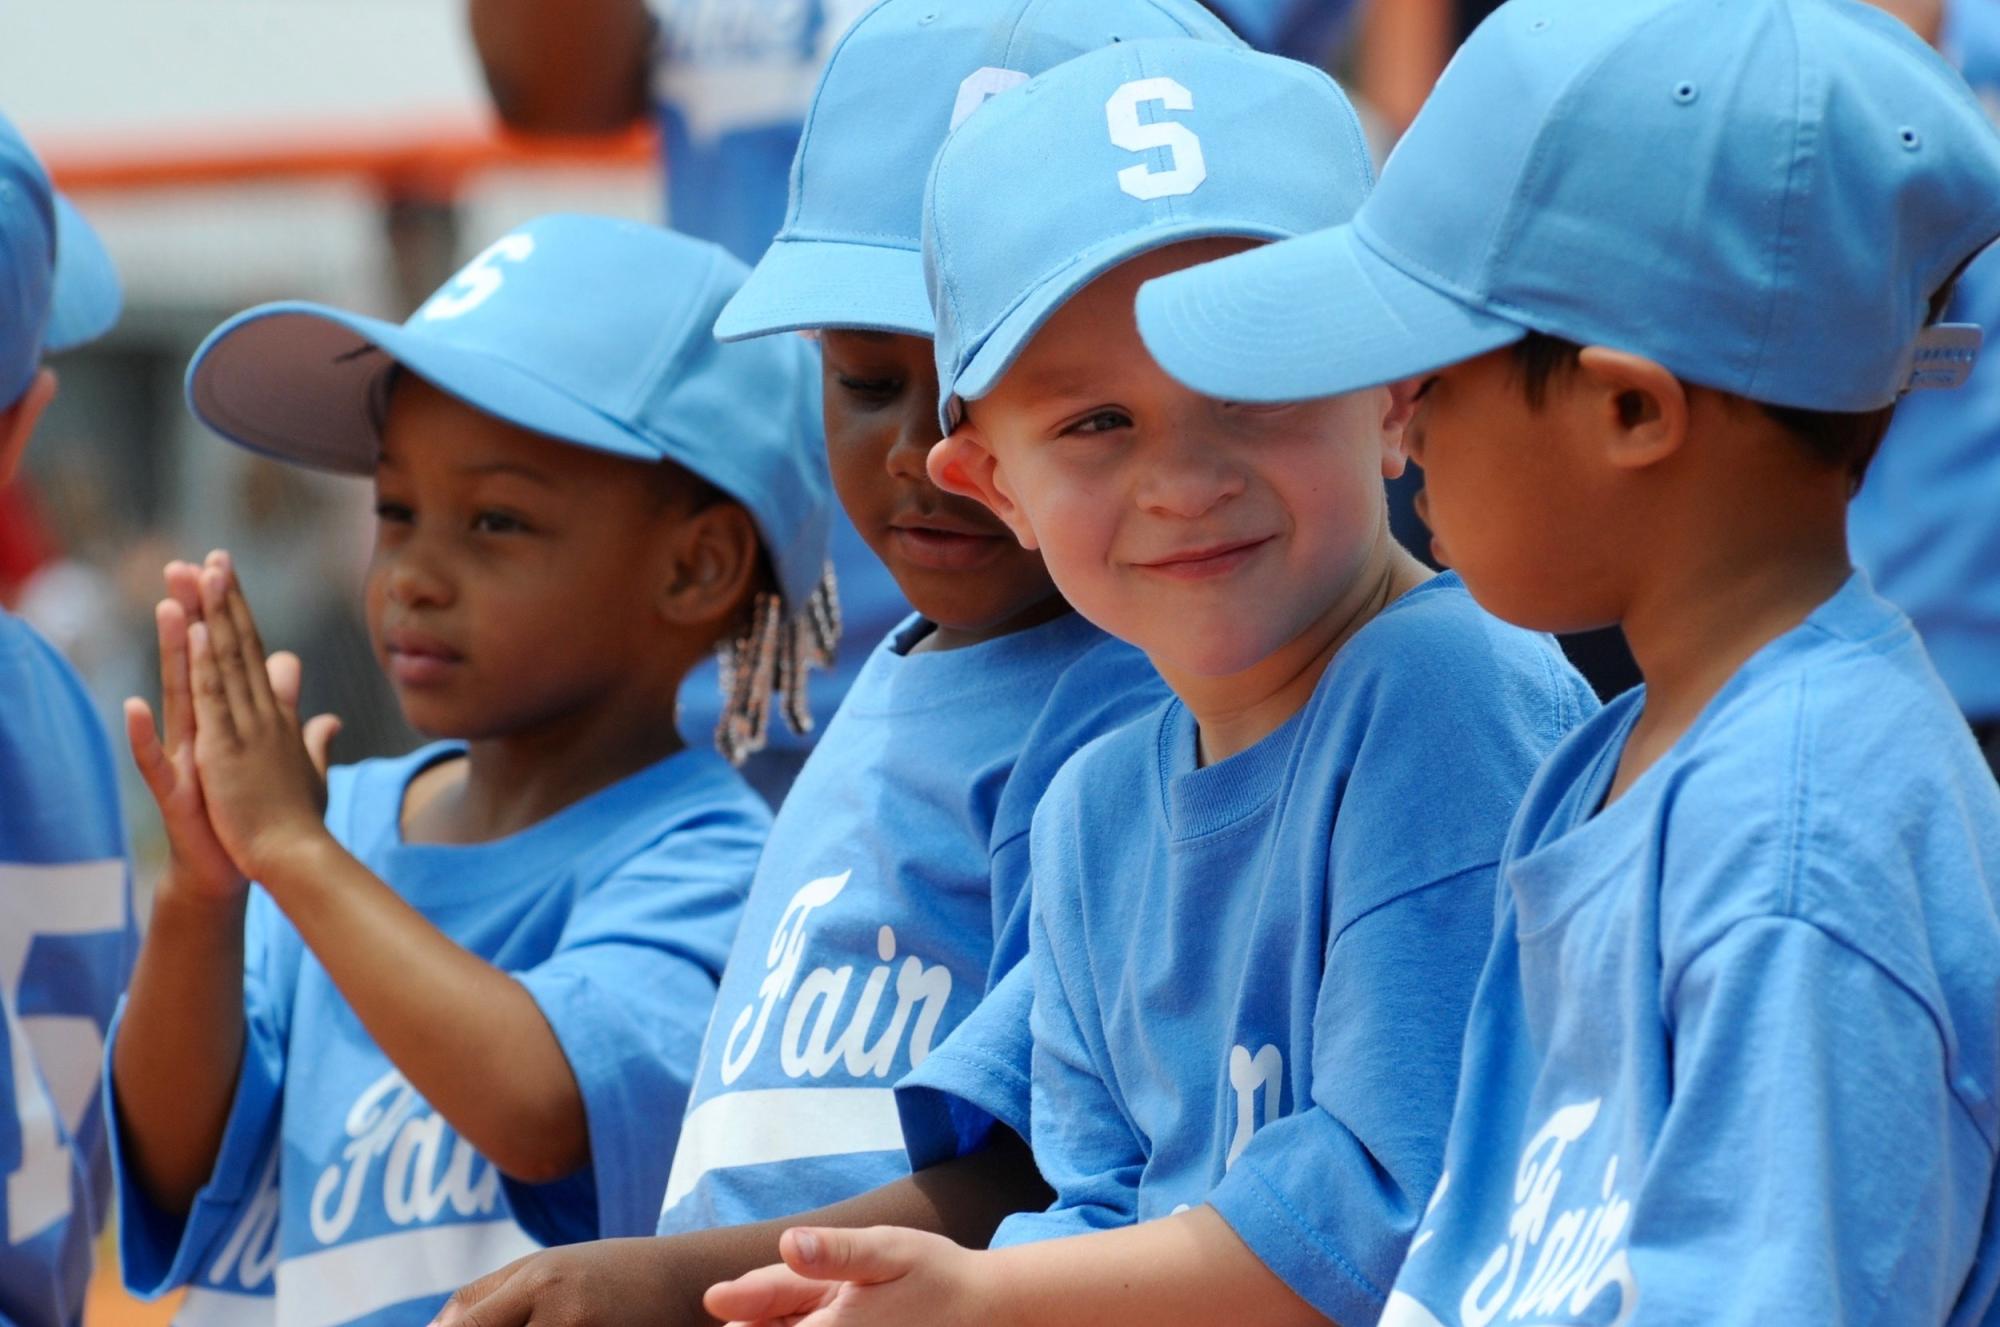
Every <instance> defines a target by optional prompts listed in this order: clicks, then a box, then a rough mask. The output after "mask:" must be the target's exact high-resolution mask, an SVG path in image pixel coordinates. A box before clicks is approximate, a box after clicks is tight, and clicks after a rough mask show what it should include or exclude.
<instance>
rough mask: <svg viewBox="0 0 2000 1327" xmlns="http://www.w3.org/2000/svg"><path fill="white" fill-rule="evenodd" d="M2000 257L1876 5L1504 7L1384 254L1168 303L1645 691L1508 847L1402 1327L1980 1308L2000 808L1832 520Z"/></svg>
mask: <svg viewBox="0 0 2000 1327" xmlns="http://www.w3.org/2000/svg"><path fill="white" fill-rule="evenodd" d="M1441 183H1443V184H1448V186H1449V187H1444V188H1441V187H1440V185H1441ZM1995 235H2000V138H1996V137H1995V135H1994V133H1993V131H1992V128H1991V127H1990V126H1989V125H1988V123H1987V122H1986V118H1985V116H1984V115H1983V113H1982V112H1981V110H1980V108H1979V106H1978V105H1977V104H1976V102H1975V101H1974V100H1973V98H1972V97H1971V96H1970V95H1969V93H1968V90H1967V89H1966V87H1965V85H1964V84H1963V83H1962V82H1961V81H1960V80H1959V79H1958V78H1957V76H1956V75H1955V74H1953V73H1952V72H1951V71H1950V69H1949V68H1948V67H1946V66H1945V64H1944V63H1943V62H1942V61H1940V60H1939V59H1938V58H1937V56H1936V55H1935V54H1934V53H1933V52H1932V51H1930V50H1929V49H1928V48H1927V47H1926V46H1924V45H1923V43H1921V42H1920V41H1918V40H1916V39H1915V38H1914V37H1913V36H1912V35H1911V34H1910V33H1909V32H1908V31H1907V30H1906V29H1904V28H1903V27H1902V26H1901V25H1900V24H1899V23H1897V22H1896V21H1895V20H1893V19H1890V18H1888V17H1886V16H1884V15H1882V14H1880V13H1878V12H1877V11H1875V10H1873V9H1870V8H1866V7H1864V6H1861V5H1858V4H1851V3H1827V2H1826V0H1728V2H1727V3H1719V2H1716V0H1648V2H1647V3H1631V4H1623V5H1603V4H1598V3H1594V2H1593V0H1517V2H1516V3H1513V4H1510V5H1507V6H1505V7H1504V8H1502V9H1501V10H1499V11H1498V12H1497V13H1496V14H1495V15H1494V17H1493V18H1492V19H1491V20H1489V22H1488V23H1487V24H1486V25H1485V26H1484V27H1482V28H1481V29H1480V30H1479V32H1478V34H1477V35H1475V36H1474V37H1473V38H1472V40H1471V41H1470V42H1469V43H1468V45H1467V46H1466V48H1465V49H1464V51H1462V52H1461V53H1460V55H1459V58H1458V61H1457V63H1455V64H1454V65H1453V66H1452V69H1451V71H1450V72H1449V73H1448V74H1447V75H1446V76H1445V77H1444V79H1443V80H1442V81H1441V82H1440V84H1439V85H1438V87H1437V90H1436V92H1435V93H1434V95H1433V97H1432V99H1431V101H1430V103H1429V105H1428V106H1427V107H1426V109H1425V110H1424V112H1423V114H1422V116H1421V117H1420V118H1419V119H1418V121H1417V124H1416V126H1415V127H1414V128H1413V129H1412V130H1411V131H1410V134H1409V136H1408V137H1407V138H1406V139H1405V140H1404V141H1403V145H1402V147H1401V148H1400V149H1399V151H1398V154H1397V156H1396V159H1395V161H1394V163H1393V164H1392V165H1391V166H1390V168H1389V169H1388V171H1387V172H1386V174H1385V176H1384V179H1383V181H1382V185H1381V188H1380V189H1379V190H1378V191H1377V193H1376V194H1375V196H1374V198H1373V199H1371V200H1370V202H1369V203H1368V205H1367V206H1366V207H1364V208H1363V209H1362V211H1361V213H1360V215H1359V216H1357V217H1356V218H1355V221H1354V223H1353V224H1352V225H1351V226H1348V227H1345V228H1342V229H1338V230H1334V231H1331V232H1329V233H1327V234H1324V235H1319V236H1313V237H1311V238H1309V239H1306V240H1302V241H1299V242H1298V243H1296V244H1295V245H1291V246H1285V247H1281V248H1273V249H1270V250H1267V251H1265V252H1262V253H1258V254H1254V255H1248V256H1245V257H1241V258H1235V259H1231V260H1230V261H1229V262H1227V263H1219V264H1217V265H1215V266H1214V267H1212V268H1210V269H1207V270H1203V271H1198V272H1190V273H1184V274H1180V275H1178V276H1176V277H1175V278H1173V279H1172V280H1170V281H1162V282H1160V283H1159V284H1158V285H1156V286H1154V287H1151V288H1148V289H1147V290H1145V291H1144V292H1143V293H1142V294H1141V296H1140V299H1139V312H1140V318H1141V323H1142V326H1143V327H1144V329H1145V333H1146V337H1147V342H1148V344H1149V345H1150V346H1151V347H1152V348H1153V350H1154V351H1155V353H1156V354H1158V355H1159V356H1160V357H1161V359H1162V361H1163V362H1164V363H1165V364H1166V365H1167V366H1168V367H1169V368H1170V369H1171V370H1172V371H1173V372H1175V373H1176V374H1177V375H1179V376H1181V377H1183V378H1184V379H1185V380H1187V381H1189V382H1191V383H1200V384H1202V385H1203V386H1205V387H1206V388H1207V389H1209V390H1219V391H1234V392H1236V393H1238V394H1240V395H1244V396H1247V397H1251V398H1253V399H1260V400H1279V399H1286V398H1289V397H1292V396H1302V395H1307V394H1311V393H1319V392H1340V391H1349V390H1353V389H1355V388H1357V387H1359V386H1363V385H1365V384H1368V383H1372V382H1380V381H1384V380H1389V379H1405V378H1412V377H1414V378H1415V380H1416V381H1417V383H1418V384H1419V385H1420V390H1421V392H1422V395H1423V399H1422V402H1421V404H1420V407H1419V410H1418V413H1417V416H1416V419H1415V420H1414V422H1413V423H1412V425H1411V439H1412V450H1413V454H1414V455H1415V456H1417V457H1418V458H1419V459H1420V460H1421V461H1422V462H1423V464H1424V469H1425V474H1426V478H1427V481H1428V483H1429V492H1428V510H1429V517H1428V519H1429V520H1430V521H1431V523H1432V528H1433V529H1434V531H1435V532H1436V535H1437V539H1438V543H1439V545H1440V548H1441V550H1442V552H1443V553H1444V554H1445V555H1446V556H1447V557H1448V558H1449V559H1450V560H1451V561H1452V562H1453V564H1454V565H1456V566H1458V567H1459V568H1460V569H1461V571H1462V573H1463V574H1464V576H1465V579H1466V583H1467V584H1468V585H1469V586H1471V587H1472V589H1473V592H1474V593H1475V594H1476V595H1478V596H1479V598H1480V599H1481V601H1482V602H1484V603H1486V604H1487V605H1488V606H1489V607H1491V608H1492V609H1493V610H1494V611H1495V612H1497V613H1499V614H1500V615H1501V616H1503V617H1506V618H1509V619H1511V620H1513V621H1516V622H1520V623H1523V624H1526V625H1531V626H1538V627H1547V628H1557V629H1571V628H1576V627H1584V626H1596V625H1599V624H1602V623H1607V622H1618V623H1621V624H1622V625H1623V627H1624V629H1625V632H1626V634H1627V636H1628V637H1629V639H1630V640H1631V643H1632V647H1633V651H1634V654H1635V655H1636V657H1637V658H1638V660H1639V662H1640V665H1641V666H1642V668H1643V670H1644V672H1645V675H1646V686H1645V687H1644V688H1643V689H1641V690H1638V691H1635V692H1633V693H1631V694H1629V695H1627V696H1626V697H1623V698H1621V699H1620V700H1619V701H1617V702H1615V703H1614V704H1612V705H1611V706H1610V707H1609V708H1607V709H1606V710H1605V711H1604V712H1603V713H1602V714H1601V715H1600V716H1599V717H1598V718H1597V719H1596V720H1594V721H1593V722H1591V723H1590V724H1588V725H1586V726H1585V727H1584V728H1583V729H1581V730H1579V731H1578V732H1577V733H1576V735H1575V736H1574V737H1573V738H1572V739H1571V740H1570V741H1568V742H1567V743H1565V744H1564V745H1563V746H1562V747H1561V748H1560V749H1559V750H1558V751H1557V752H1556V754H1555V755H1554V756H1553V757H1552V758H1551V759H1550V761H1549V763H1548V764H1547V765H1546V766H1545V767H1544V769H1543V771H1542V772H1541V774H1540V775H1539V776H1538V777H1537V780H1536V782H1535V785H1534V787H1533V789H1532V790H1531V791H1530V793H1529V796H1528V798H1527V800H1526V802H1525V804H1524V805H1523V807H1522V810H1521V814H1520V816H1519V818H1518V819H1517V821H1516V822H1515V826H1514V829H1513V832H1512V837H1511V839H1510V844H1509V849H1508V854H1507V860H1506V862H1505V864H1504V867H1503V872H1502V875H1503V881H1504V888H1503V890H1502V892H1501V895H1500V908H1499V917H1498V921H1497V933H1496V936H1495V943H1494V950H1493V954H1492V957H1491V959H1490V960H1489V963H1488V966H1487V970H1486V973H1485V975H1484V977H1483V978H1482V980H1481V984H1480V988H1479V993H1478V997H1477V1000H1476V1001H1475V1004H1474V1007H1473V1012H1472V1017H1471V1024H1470V1031H1469V1033H1468V1035H1467V1040H1466V1047H1465V1061H1464V1070H1463V1090H1462V1094H1461V1097H1460V1100H1459V1103H1458V1107H1457V1111H1456V1115H1455V1117H1454V1120H1453V1124H1452V1137H1451V1143H1450V1147H1449V1151H1448V1153H1447V1157H1446V1172H1445V1175H1444V1177H1443V1178H1442V1179H1440V1181H1439V1183H1438V1186H1437V1190H1436V1192H1435V1194H1433V1195H1432V1197H1431V1200H1430V1213H1429V1215H1428V1217H1427V1218H1426V1221H1425V1225H1424V1229H1423V1231H1422V1233H1420V1234H1419V1236H1418V1237H1417V1240H1416V1241H1415V1243H1414V1244H1413V1245H1412V1252H1411V1254H1410V1257H1409V1260H1408V1263H1407V1264H1406V1266H1405V1267H1404V1269H1403V1271H1402V1273H1401V1275H1400V1277H1399V1279H1398V1282H1397V1290H1396V1294H1395V1296H1394V1298H1393V1300H1392V1302H1391V1305H1390V1308H1389V1310H1388V1313H1387V1314H1386V1316H1385V1318H1384V1321H1386V1322H1393V1323H1396V1324H1398V1325H1399V1327H1435V1324H1439V1323H1453V1324H1467V1325H1478V1324H1486V1323H1489V1322H1496V1321H1503V1320H1504V1321H1523V1320H1526V1321H1534V1322H1546V1323H1600V1324H1601V1323H1640V1322H1675V1323H1679V1322H1701V1323H1738V1322H1741V1323H1751V1322H1755V1323H1767V1322H1813V1323H1832V1322H1897V1323H1931V1324H1937V1323H1949V1324H1954V1325H1955V1327H1956V1325H1959V1324H1968V1325H1969V1324H1975V1323H1986V1322H1991V1321H1993V1320H1994V1319H1993V1315H1994V1313H1995V1311H1996V1307H1995V1306H1996V1297H1995V1287H1996V1284H2000V1220H1996V1217H2000V1211H1996V1206H1995V1204H1996V1201H2000V1199H1996V1190H1995V1185H1994V1176H1995V1172H1994V1151H1995V1144H1996V1140H2000V1113H1996V1106H1995V1103H1996V1102H2000V912H1996V900H1995V891H1996V884H2000V792H1996V790H1995V788H1994V784H1993V780H1992V778H1991V776H1990V774H1989V773H1988V771H1987V770H1986V768H1985V766H1984V764H1983V763H1982V762H1981V760H1980V757H1979V754H1978V752H1977V750H1976V749H1975V748H1974V746H1973V743H1972V741H1971V738H1970V736H1969V735H1968V733H1967V730H1966V727H1965V724H1964V722H1963V720H1962V719H1961V718H1960V717H1959V715H1958V713H1957V711H1956V709H1955V708H1954V706H1953V704H1952V701H1951V697H1950V695H1949V694H1948V693H1947V692H1946V691H1945V689H1944V687H1943V685H1942V684H1941V682H1940V681H1939V679H1938V677H1937V675H1936V673H1935V672H1933V670H1932V668H1931V666H1930V663H1929V661H1928V660H1927V659H1926V657H1925V654H1924V651H1923V648H1922V646H1921V645H1920V644H1919V643H1918V640H1917V637H1916V635H1915V633H1914V632H1913V631H1912V629H1911V627H1910V624H1909V621H1908V620H1907V619H1906V618H1905V617H1904V616H1903V615H1902V614H1901V613H1899V612H1898V611H1896V610H1895V609H1893V608H1892V607H1890V606H1889V605H1888V604H1887V603H1885V602H1884V601H1882V600H1881V599H1879V598H1877V597H1876V595H1875V594H1874V592H1873V591H1872V589H1871V588H1870V586H1869V584H1868V582H1867V580H1866V578H1865V577H1863V576H1862V575H1860V574H1859V573H1856V572H1854V571H1852V570H1851V568H1850V566H1849V563H1848V556H1847V546H1846V542H1845V528H1846V517H1847V506H1848V500H1849V498H1850V497H1851V496H1852V494H1853V491H1854V488H1855V486H1856V484H1857V483H1858V482H1859V479H1860V476H1861V474H1862V472H1863V469H1864V468H1865V466H1866V464H1867V461H1868V459H1869V455H1870V453H1871V452H1872V450H1873V448H1874V447H1875V445H1876V443H1877V442H1878V441H1879V440H1880V439H1881V437H1882V433H1883V430H1884V429H1885V428H1886V427H1887V426H1888V423H1889V419H1890V415H1891V412H1892V411H1893V409H1894V407H1895V403H1896V401H1897V399H1898V398H1899V397H1900V396H1901V394H1902V393H1904V392H1905V391H1908V390H1911V389H1913V388H1919V387H1942V386H1950V385H1952V384H1954V383H1956V382H1957V381H1959V380H1961V379H1962V378H1963V376H1964V374H1965V372H1966V371H1967V370H1968V368H1969V367H1970V364H1971V361H1972V358H1973V355H1974V353H1975V349H1976V346H1977V344H1978V335H1979V334H1978V331H1977V329H1976V328H1965V327H1958V326H1950V325H1938V324H1937V323H1936V322H1935V319H1936V318H1937V316H1938V313H1939V311H1940V310H1941V309H1942V308H1943V307H1944V304H1945V302H1946V299H1947V297H1948V295H1949V293H1950V291H1949V288H1950V285H1951V283H1952V281H1953V279H1954V277H1955V276H1956V274H1957V273H1958V272H1959V271H1960V270H1961V269H1962V268H1964V266H1965V265H1966V263H1967V262H1968V261H1969V260H1970V259H1971V258H1972V257H1973V256H1974V255H1975V254H1977V253H1978V252H1979V251H1980V250H1981V249H1982V248H1983V247H1984V246H1986V245H1987V244H1988V242H1989V241H1991V240H1992V239H1993V238H1994V237H1995ZM1386 310H1393V311H1394V313H1395V315H1396V316H1395V318H1393V319H1391V318H1389V317H1388V316H1387V314H1386ZM1907 441H1908V442H1909V443H1911V444H1915V445H1921V442H1922V440H1921V439H1908V440H1907Z"/></svg>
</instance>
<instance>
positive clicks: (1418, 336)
mask: <svg viewBox="0 0 2000 1327" xmlns="http://www.w3.org/2000/svg"><path fill="white" fill-rule="evenodd" d="M1527 332H1528V329H1527V328H1525V327H1523V326H1521V325H1520V324H1518V323H1513V322H1509V321H1507V320H1505V319H1502V318H1497V317H1495V316H1493V315H1492V314H1489V313H1485V312H1482V311H1480V310H1478V309H1474V308H1472V307H1471V306H1470V305H1467V304H1465V303H1462V302H1461V301H1459V300H1457V299H1454V298H1453V297H1451V296H1449V295H1445V294H1441V293H1440V292H1438V291H1437V290H1435V289H1433V288H1432V287H1430V286H1428V285H1425V284H1424V283H1422V282H1420V281H1417V280H1415V279H1414V278H1412V277H1409V276H1406V275H1404V273H1403V272H1402V271H1401V270H1399V269H1398V268H1396V267H1395V266H1393V265H1392V264H1390V263H1389V262H1387V261H1386V260H1384V259H1383V258H1381V257H1380V256H1379V255H1377V254H1376V253H1375V252H1374V250H1372V249H1370V248H1369V247H1368V245H1367V243H1366V242H1365V241H1363V240H1362V239H1361V237H1360V236H1359V235H1358V234H1357V233H1356V232H1355V229H1354V227H1353V226H1351V225H1347V226H1339V227H1336V228H1334V229H1332V230H1324V231H1318V232H1316V233H1314V234H1311V235H1303V236H1300V237H1299V238H1298V239H1294V240H1287V241H1285V242H1284V243H1282V244H1273V245H1268V246H1266V247H1264V248H1262V249H1253V250H1251V251H1249V252H1247V253H1240V254H1232V255H1231V256H1229V257H1227V258H1222V259H1218V260H1217V261H1215V262H1212V263H1205V264H1203V265H1202V266H1200V267H1191V268H1189V269H1187V270H1186V271H1183V272H1174V273H1170V274H1169V275H1167V276H1163V277H1160V278H1158V279H1156V280H1153V281H1148V282H1147V283H1146V284H1145V285H1144V286H1141V287H1140V288H1139V334H1140V336H1141V337H1142V338H1143V339H1144V341H1145V343H1146V348H1147V349H1148V350H1150V351H1152V353H1153V358H1154V359H1156V360H1157V361H1159V364H1160V367H1161V368H1163V369H1165V370H1166V371H1167V372H1168V373H1170V374H1172V375H1173V376H1174V377H1176V378H1178V379H1180V381H1181V382H1183V383H1185V384H1187V385H1188V386H1189V387H1192V388H1193V389H1194V390H1195V391H1198V392H1201V393H1203V394H1204V395H1207V396H1215V397H1221V398H1223V399H1225V400H1231V401H1254V402H1279V401H1303V400H1308V399H1310V398H1313V397H1320V396H1338V395H1340V394H1341V393H1343V392H1352V391H1359V390H1360V389H1362V388H1364V387H1377V386H1380V385H1382V384H1383V383H1389V382H1396V381H1399V380H1401V379H1404V378H1409V377H1414V376H1416V375H1417V374H1420V373H1428V372H1430V371H1432V370H1434V369H1438V368H1442V367H1444V366H1445V365H1448V364H1456V363H1459V362H1460V361H1462V360H1467V359H1471V358H1473V357H1474V356H1476V355H1483V354H1485V353H1486V352H1487V351H1489V350H1497V349H1499V348H1500V347H1501V346H1506V345H1512V344H1513V343H1514V342H1516V341H1518V340H1520V339H1521V338H1522V337H1523V336H1525V335H1527Z"/></svg>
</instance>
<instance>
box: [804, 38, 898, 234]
mask: <svg viewBox="0 0 2000 1327" xmlns="http://www.w3.org/2000/svg"><path fill="white" fill-rule="evenodd" d="M895 2H896V0H876V3H875V4H873V5H871V6H869V7H868V8H867V9H866V10H864V11H863V12H862V14H861V16H860V17H859V18H857V19H855V20H854V21H853V22H852V23H850V24H848V25H847V31H846V32H843V33H842V34H840V40H839V41H837V42H835V43H834V45H833V50H832V51H831V52H829V53H828V55H827V57H826V64H825V66H824V67H823V68H822V69H821V70H820V71H819V80H818V81H817V82H815V83H814V84H813V94H812V100H811V101H809V102H807V103H806V117H805V122H804V123H803V124H802V125H801V126H800V128H799V147H798V151H797V152H796V153H795V154H794V155H793V157H792V167H791V169H790V170H789V171H788V172H786V174H787V176H788V179H787V183H788V185H789V186H790V188H791V197H790V198H789V199H787V200H786V204H785V228H786V229H790V227H791V225H792V223H793V222H795V221H796V220H797V219H798V210H799V206H800V204H801V202H802V201H803V200H804V198H805V196H806V157H807V155H808V154H807V152H806V148H807V146H808V145H809V144H810V143H811V142H812V140H813V137H814V131H815V130H816V129H817V128H818V126H819V111H820V93H821V92H823V91H825V90H826V84H827V80H828V79H830V78H832V77H833V71H834V70H835V69H837V68H839V67H840V57H841V54H842V52H844V51H845V50H846V49H847V44H848V43H849V42H851V41H853V40H854V38H855V34H856V33H858V32H860V31H861V29H862V28H863V27H865V26H866V25H867V23H868V20H869V19H871V18H873V17H875V15H876V13H877V12H878V11H880V10H882V9H885V8H887V7H888V6H889V5H891V4H894V3H895ZM821 17H822V18H824V17H825V15H824V14H822V15H821ZM780 233H781V234H782V233H783V232H782V231H781V232H780Z"/></svg>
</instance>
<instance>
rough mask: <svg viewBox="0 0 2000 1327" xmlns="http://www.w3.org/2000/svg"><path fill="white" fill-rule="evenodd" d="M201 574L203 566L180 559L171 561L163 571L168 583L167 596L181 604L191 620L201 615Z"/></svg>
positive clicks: (163, 576)
mask: <svg viewBox="0 0 2000 1327" xmlns="http://www.w3.org/2000/svg"><path fill="white" fill-rule="evenodd" d="M200 574H201V568H199V567H197V566H195V565H194V564H193V563H192V562H182V561H180V560H178V559H176V560H175V561H172V562H169V563H168V564H167V566H166V570H165V571H164V572H163V573H162V578H163V579H164V580H165V581H166V584H167V597H168V598H170V599H172V600H173V601H174V602H175V603H177V604H179V605H180V606H181V608H182V610H183V611H185V612H186V613H187V616H188V621H190V622H192V621H194V620H195V619H196V618H199V617H200V616H201V586H200V584H199V583H198V579H197V578H198V577H199V576H200Z"/></svg>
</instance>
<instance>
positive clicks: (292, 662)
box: [264, 650, 305, 720]
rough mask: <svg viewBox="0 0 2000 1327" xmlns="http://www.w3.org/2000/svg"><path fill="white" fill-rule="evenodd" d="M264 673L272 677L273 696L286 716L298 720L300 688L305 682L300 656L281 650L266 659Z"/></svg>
mask: <svg viewBox="0 0 2000 1327" xmlns="http://www.w3.org/2000/svg"><path fill="white" fill-rule="evenodd" d="M264 675H265V677H267V678H269V679H270V683H271V697H272V699H274V700H276V701H277V702H278V708H279V709H281V710H283V711H284V712H285V717H286V718H288V719H292V720H296V719H297V718H298V717H299V690H300V688H301V687H302V686H304V684H305V668H304V666H303V665H302V664H300V663H299V656H298V655H296V654H293V653H292V652H291V651H290V650H279V651H278V652H277V653H276V654H274V655H272V656H271V657H270V658H268V659H266V660H264Z"/></svg>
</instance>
